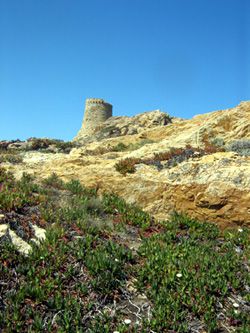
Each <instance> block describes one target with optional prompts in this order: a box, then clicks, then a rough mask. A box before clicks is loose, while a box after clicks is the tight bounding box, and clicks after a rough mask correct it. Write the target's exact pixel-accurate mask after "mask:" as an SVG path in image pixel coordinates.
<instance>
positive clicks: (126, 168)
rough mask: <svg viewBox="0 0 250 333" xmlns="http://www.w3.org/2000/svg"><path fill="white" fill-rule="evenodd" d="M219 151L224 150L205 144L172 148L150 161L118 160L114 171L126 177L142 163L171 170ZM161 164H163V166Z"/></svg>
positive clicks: (159, 168) (223, 149)
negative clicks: (188, 161) (196, 158)
mask: <svg viewBox="0 0 250 333" xmlns="http://www.w3.org/2000/svg"><path fill="white" fill-rule="evenodd" d="M220 151H225V148H224V147H221V146H215V145H213V144H211V143H206V142H205V143H204V148H194V147H192V146H190V145H186V147H185V148H173V147H172V148H170V149H169V150H168V151H165V152H160V153H155V154H154V156H153V157H152V158H150V159H149V158H147V159H141V158H126V159H124V160H120V161H119V162H117V163H116V164H115V169H116V171H118V172H120V173H121V174H122V175H124V176H126V174H127V173H134V172H135V171H136V168H135V166H136V164H139V163H142V164H146V165H154V166H156V167H157V169H158V170H159V171H160V170H162V169H163V168H172V167H174V166H176V165H178V164H179V163H181V162H183V161H186V160H188V159H190V158H194V157H197V156H204V155H209V154H214V153H216V152H220ZM161 162H164V164H162V163H161Z"/></svg>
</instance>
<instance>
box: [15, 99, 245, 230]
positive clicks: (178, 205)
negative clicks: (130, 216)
mask: <svg viewBox="0 0 250 333" xmlns="http://www.w3.org/2000/svg"><path fill="white" fill-rule="evenodd" d="M144 116H145V119H146V118H147V114H145V115H144ZM149 118H150V116H149ZM111 119H112V118H111ZM140 119H141V118H140ZM108 121H109V120H108ZM113 121H114V122H115V123H116V124H119V119H113ZM133 121H134V120H133ZM141 121H142V120H141ZM150 121H151V120H150V119H149V120H148V122H146V120H145V123H143V122H142V123H141V124H140V125H138V126H137V132H138V128H139V129H140V130H139V131H140V133H139V132H138V133H137V134H133V135H124V136H119V137H112V138H107V139H102V140H101V141H95V142H90V143H88V144H87V143H86V144H85V146H83V147H81V148H75V149H73V150H72V151H71V153H70V154H69V155H63V154H61V155H60V154H56V155H55V154H54V155H52V154H43V153H39V152H34V153H27V154H25V156H24V164H23V166H22V170H20V167H18V166H13V167H12V169H13V171H14V172H15V173H16V174H17V175H19V176H20V175H21V172H22V171H26V172H30V173H33V172H34V173H35V175H37V176H39V177H42V178H43V177H47V176H49V175H50V174H51V173H52V172H56V173H57V174H58V175H59V176H60V177H62V178H63V179H64V180H69V179H72V178H78V179H79V180H80V181H81V182H82V183H83V184H84V185H85V186H91V187H95V186H98V188H99V192H100V193H102V192H104V191H113V192H115V193H116V194H118V195H120V196H121V197H123V198H125V199H126V200H127V201H128V202H131V203H136V204H137V205H139V206H141V207H142V208H143V209H145V210H146V211H148V212H150V213H151V214H153V215H154V216H155V217H156V218H157V219H167V218H168V217H169V214H170V213H171V212H172V211H173V210H177V211H179V212H183V213H187V214H188V215H190V216H192V217H195V218H198V219H199V220H207V221H211V222H216V223H218V224H219V225H220V226H221V227H225V226H228V225H231V226H233V225H250V156H240V155H238V154H237V153H234V152H221V153H215V154H212V155H205V156H203V157H199V156H197V157H196V158H193V159H189V160H187V161H184V162H182V163H180V164H178V165H177V166H175V167H172V168H169V169H166V168H165V169H163V170H161V171H158V170H157V168H156V167H154V166H148V165H144V164H139V165H137V167H136V172H135V173H134V174H128V175H127V176H126V177H124V176H122V175H121V174H120V173H118V172H117V171H116V170H115V168H114V166H115V164H116V163H117V161H119V160H120V159H124V158H127V157H136V158H150V157H152V156H153V155H154V154H155V153H157V152H164V151H168V149H169V148H170V147H184V146H185V145H186V144H190V145H192V146H194V147H198V146H199V147H202V146H203V145H204V142H207V141H211V140H212V139H214V138H220V139H223V140H224V142H225V143H228V142H230V141H233V140H236V139H250V102H242V103H240V104H239V105H238V106H237V107H235V108H232V109H227V110H224V111H216V112H212V113H207V114H203V115H198V116H196V117H194V118H192V119H190V120H178V121H175V122H173V123H171V124H168V125H167V126H158V127H152V128H148V127H150V125H149V124H150ZM143 124H144V125H143ZM145 124H146V125H145ZM119 126H120V127H121V128H123V125H119ZM119 126H118V125H117V126H116V128H118V127H119ZM143 126H146V127H143ZM145 138H146V139H150V140H154V143H151V144H145V145H144V146H142V147H141V148H139V149H136V150H133V151H123V152H114V151H113V152H109V151H108V149H109V148H112V147H114V146H116V145H117V144H118V143H121V142H122V143H125V144H126V145H128V144H138V143H140V142H141V141H142V140H144V139H145ZM105 149H106V150H105Z"/></svg>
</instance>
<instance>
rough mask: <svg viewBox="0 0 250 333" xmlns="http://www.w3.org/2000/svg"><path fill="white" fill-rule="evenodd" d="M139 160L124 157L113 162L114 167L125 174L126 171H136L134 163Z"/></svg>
mask: <svg viewBox="0 0 250 333" xmlns="http://www.w3.org/2000/svg"><path fill="white" fill-rule="evenodd" d="M140 161H141V160H140V159H138V158H125V159H124V160H120V161H119V162H117V163H116V164H115V169H116V171H118V172H120V173H121V174H122V175H124V176H126V174H127V173H134V172H135V171H136V169H135V165H136V164H137V163H140Z"/></svg>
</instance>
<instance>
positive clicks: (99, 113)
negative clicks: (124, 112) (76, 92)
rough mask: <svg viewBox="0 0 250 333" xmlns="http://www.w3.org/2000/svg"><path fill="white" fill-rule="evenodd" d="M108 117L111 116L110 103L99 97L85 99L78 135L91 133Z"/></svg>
mask: <svg viewBox="0 0 250 333" xmlns="http://www.w3.org/2000/svg"><path fill="white" fill-rule="evenodd" d="M110 117H112V105H111V104H109V103H107V102H105V101H104V100H103V99H100V98H88V99H86V102H85V111H84V118H83V123H82V128H81V129H80V131H79V133H78V135H81V136H90V135H92V134H93V133H94V132H95V129H96V128H97V127H98V126H99V125H100V124H102V123H103V122H104V121H105V120H107V119H108V118H110Z"/></svg>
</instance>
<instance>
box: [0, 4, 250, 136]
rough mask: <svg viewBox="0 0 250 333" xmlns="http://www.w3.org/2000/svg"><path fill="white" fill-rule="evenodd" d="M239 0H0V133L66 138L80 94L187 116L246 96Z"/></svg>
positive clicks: (244, 17) (247, 68)
mask: <svg viewBox="0 0 250 333" xmlns="http://www.w3.org/2000/svg"><path fill="white" fill-rule="evenodd" d="M249 63H250V1H249V0H0V139H16V138H20V139H25V138H28V137H31V136H36V137H56V138H61V139H64V140H70V139H71V138H72V137H73V136H74V135H75V134H76V132H77V131H78V130H79V128H80V126H81V121H82V117H83V109H84V100H85V98H88V97H98V98H104V99H105V100H107V101H108V102H110V103H112V104H113V106H114V108H113V110H114V115H135V114H137V113H140V112H144V111H149V110H153V109H161V110H163V111H166V112H168V113H170V114H171V115H173V116H178V117H184V118H190V117H192V116H193V115H195V114H198V113H205V112H209V111H213V110H218V109H224V108H228V107H233V106H235V105H236V104H238V103H239V102H240V101H241V100H249V99H250V65H249Z"/></svg>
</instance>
